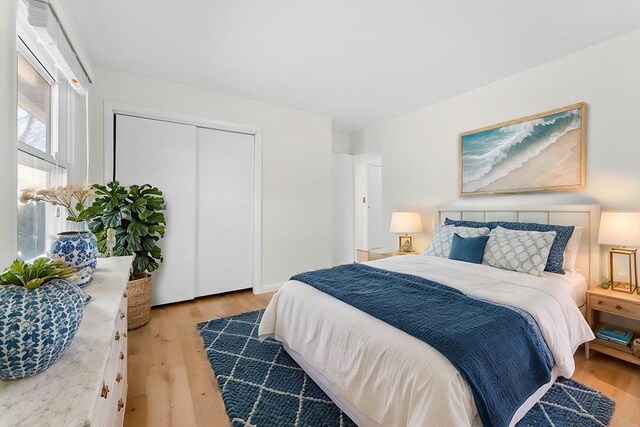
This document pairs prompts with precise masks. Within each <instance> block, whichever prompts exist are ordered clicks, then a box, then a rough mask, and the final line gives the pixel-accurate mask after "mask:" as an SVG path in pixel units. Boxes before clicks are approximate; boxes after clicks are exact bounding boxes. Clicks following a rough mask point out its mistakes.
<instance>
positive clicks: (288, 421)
mask: <svg viewBox="0 0 640 427" xmlns="http://www.w3.org/2000/svg"><path fill="white" fill-rule="evenodd" d="M263 311H264V310H259V311H253V312H250V313H243V314H239V315H237V316H231V317H225V318H222V319H214V320H209V321H208V322H203V323H200V324H198V331H199V332H200V335H201V336H202V339H203V341H204V347H205V350H206V352H207V357H208V358H209V361H210V362H211V367H212V368H213V370H214V372H215V374H216V379H217V380H218V385H219V386H220V389H221V390H222V399H223V401H224V406H225V408H226V410H227V414H228V415H229V419H230V420H231V423H232V425H233V426H234V427H249V426H256V427H274V426H277V427H285V426H295V427H303V426H306V427H343V426H344V427H350V426H355V424H354V423H353V421H351V420H350V419H349V418H348V417H347V416H346V415H345V414H344V413H343V412H342V411H341V410H340V409H339V408H338V407H337V406H336V405H335V404H334V403H333V402H332V401H331V400H330V399H329V397H328V396H327V395H326V394H325V393H324V392H323V391H322V390H321V389H320V387H318V386H317V385H316V384H315V383H314V382H313V381H312V380H311V378H309V376H308V375H307V374H306V373H305V372H304V371H303V370H302V368H300V366H298V364H297V363H296V362H295V361H294V360H293V359H292V358H291V357H290V356H289V355H288V354H287V352H286V351H285V350H284V349H283V348H282V344H281V343H279V342H277V341H274V340H272V339H267V340H266V341H264V342H260V340H259V339H258V325H259V324H260V319H261V318H262V313H263ZM614 405H615V404H614V402H613V401H612V400H611V399H609V398H608V397H606V396H605V395H603V394H602V393H600V392H598V391H596V390H594V389H592V388H589V387H587V386H585V385H584V384H581V383H579V382H577V381H573V380H571V379H566V378H559V379H558V380H557V381H556V383H555V384H554V385H553V386H552V387H551V388H550V389H549V391H548V392H547V393H546V394H545V395H544V396H543V397H542V399H541V400H540V402H539V403H537V404H536V405H535V406H534V407H533V408H532V409H531V410H530V411H529V412H528V413H527V415H525V417H524V418H523V419H522V420H521V421H520V422H519V423H518V424H517V426H518V427H528V426H532V427H533V426H536V427H560V426H576V427H577V426H585V427H591V426H594V427H596V426H598V427H604V426H607V425H608V424H609V422H610V421H611V417H612V416H613V410H614Z"/></svg>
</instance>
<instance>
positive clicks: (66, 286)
mask: <svg viewBox="0 0 640 427" xmlns="http://www.w3.org/2000/svg"><path fill="white" fill-rule="evenodd" d="M85 301H86V294H85V293H84V292H83V291H82V290H81V289H80V288H79V287H78V285H76V284H74V283H71V282H69V281H67V280H60V279H56V280H52V281H50V282H47V283H45V284H44V285H42V286H41V287H39V288H37V289H26V288H24V287H22V286H11V285H10V286H0V379H3V380H5V381H8V380H17V379H20V378H26V377H30V376H32V375H35V374H37V373H39V372H42V371H44V370H45V369H47V368H48V367H49V366H51V365H52V364H53V363H54V362H55V361H56V360H58V358H59V357H60V355H61V354H62V352H63V351H64V350H65V349H66V348H67V347H69V345H70V344H71V343H72V342H73V339H74V338H75V336H76V332H77V331H78V327H79V326H80V321H81V320H82V313H83V309H84V305H85Z"/></svg>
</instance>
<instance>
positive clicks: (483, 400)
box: [291, 264, 553, 427]
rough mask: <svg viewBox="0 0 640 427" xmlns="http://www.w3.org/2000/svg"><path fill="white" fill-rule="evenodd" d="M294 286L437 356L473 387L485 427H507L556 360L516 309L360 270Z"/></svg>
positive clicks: (312, 275)
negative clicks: (416, 342)
mask: <svg viewBox="0 0 640 427" xmlns="http://www.w3.org/2000/svg"><path fill="white" fill-rule="evenodd" d="M291 279H292V280H298V281H300V282H304V283H306V284H308V285H310V286H313V287H314V288H316V289H318V290H320V291H322V292H325V293H327V294H329V295H331V296H333V297H335V298H337V299H339V300H341V301H344V302H346V303H347V304H350V305H352V306H353V307H356V308H358V309H359V310H362V311H364V312H365V313H368V314H370V315H371V316H374V317H376V318H378V319H380V320H382V321H384V322H386V323H388V324H389V325H392V326H394V327H396V328H398V329H400V330H402V331H404V332H406V333H408V334H410V335H412V336H414V337H416V338H418V339H420V340H422V341H424V342H426V343H427V344H429V345H430V346H431V347H433V348H435V349H436V350H438V351H439V352H440V353H442V354H443V355H444V356H445V357H446V358H447V359H449V361H450V362H451V363H452V364H453V365H454V366H455V367H456V368H457V369H458V371H459V372H460V374H461V375H462V376H463V377H464V379H465V380H466V381H467V383H468V384H469V386H470V387H471V390H472V392H473V396H474V400H475V403H476V407H477V409H478V413H479V415H480V418H481V420H482V424H483V425H484V426H500V427H502V426H508V425H509V422H510V421H511V418H512V417H513V415H514V413H515V411H516V410H517V409H518V407H520V406H521V405H522V404H523V403H524V401H525V400H526V399H527V398H528V397H529V396H531V395H532V394H533V393H534V392H535V391H536V390H537V389H538V388H539V387H540V386H542V385H543V384H545V383H547V382H549V381H550V380H551V369H552V367H553V358H552V356H551V354H550V352H549V350H548V348H547V346H546V344H545V342H544V339H543V338H542V335H541V334H540V330H539V328H538V327H537V325H536V323H535V321H534V320H533V318H531V317H530V316H529V315H528V314H525V312H522V311H521V310H515V309H512V308H510V307H507V306H503V305H499V304H493V303H489V302H486V301H483V300H479V299H476V298H472V297H469V296H467V295H465V294H463V293H462V292H460V291H459V290H457V289H454V288H451V287H449V286H445V285H442V284H439V283H436V282H433V281H431V280H427V279H423V278H421V277H417V276H412V275H409V274H402V273H395V272H390V271H387V270H381V269H378V268H374V267H370V266H367V265H364V264H350V265H343V266H339V267H335V268H331V269H327V270H318V271H311V272H307V273H301V274H297V275H295V276H293V277H292V278H291ZM527 316H528V317H529V318H527Z"/></svg>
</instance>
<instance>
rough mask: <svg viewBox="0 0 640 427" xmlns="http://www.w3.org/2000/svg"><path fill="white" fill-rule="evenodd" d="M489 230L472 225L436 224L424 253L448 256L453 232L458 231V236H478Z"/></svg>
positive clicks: (487, 232)
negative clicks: (431, 238) (429, 244)
mask: <svg viewBox="0 0 640 427" xmlns="http://www.w3.org/2000/svg"><path fill="white" fill-rule="evenodd" d="M490 231H491V230H489V229H488V228H487V227H482V228H473V227H458V226H455V225H442V224H438V225H436V230H435V233H433V240H431V246H429V249H427V250H426V252H425V254H426V255H433V256H439V257H443V258H449V251H450V250H451V240H453V234H454V233H458V235H459V236H460V237H465V238H466V237H479V236H486V235H487V234H489V232H490Z"/></svg>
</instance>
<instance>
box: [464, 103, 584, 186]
mask: <svg viewBox="0 0 640 427" xmlns="http://www.w3.org/2000/svg"><path fill="white" fill-rule="evenodd" d="M585 109H586V104H585V103H584V102H581V103H578V104H573V105H569V106H566V107H562V108H557V109H555V110H551V111H547V112H544V113H540V114H535V115H532V116H528V117H522V118H520V119H516V120H511V121H508V122H505V123H499V124H496V125H492V126H487V127H484V128H481V129H476V130H472V131H469V132H463V133H461V134H460V156H459V157H460V194H461V195H470V194H495V193H520V192H526V191H557V190H574V189H580V188H584V186H585V181H586V179H585V178H586V170H585V163H586V162H585V160H586V150H585V144H586V137H585V130H586V116H585Z"/></svg>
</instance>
